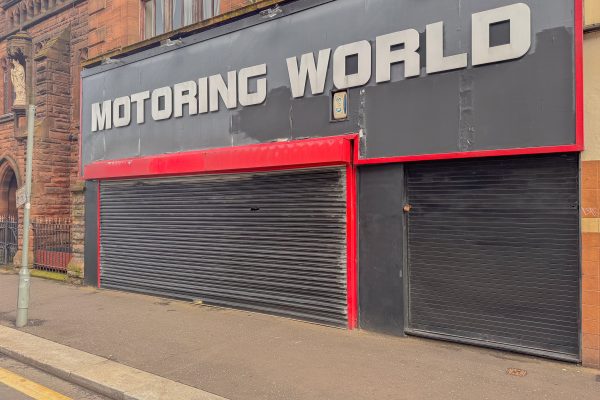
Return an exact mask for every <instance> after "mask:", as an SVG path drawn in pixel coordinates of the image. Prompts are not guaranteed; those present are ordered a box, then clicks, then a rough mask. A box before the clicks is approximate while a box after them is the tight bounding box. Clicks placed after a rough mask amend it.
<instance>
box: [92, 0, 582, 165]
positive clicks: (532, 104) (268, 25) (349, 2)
mask: <svg viewBox="0 0 600 400" xmlns="http://www.w3.org/2000/svg"><path fill="white" fill-rule="evenodd" d="M522 2H524V3H526V4H527V5H529V6H530V7H531V10H532V30H533V32H532V46H531V49H530V50H529V53H528V54H527V55H525V56H524V57H522V58H520V59H518V60H513V61H509V62H503V63H498V64H493V65H483V66H477V67H472V66H469V67H468V68H467V69H461V70H455V71H449V72H443V73H440V74H433V75H427V74H426V73H425V64H426V61H427V60H426V57H425V43H424V41H425V37H426V36H425V32H424V31H425V26H426V25H427V24H430V23H435V22H438V21H444V23H445V26H446V29H445V34H446V37H445V53H446V54H448V55H451V54H457V53H460V52H470V51H471V38H470V34H471V15H472V14H473V13H475V12H479V11H484V10H489V9H492V8H495V7H500V6H505V5H510V4H514V3H516V1H515V0H485V1H480V0H460V1H458V0H436V1H434V0H427V1H415V0H335V1H325V2H324V1H321V2H319V1H315V0H298V1H295V2H290V3H285V4H283V5H282V7H281V9H282V13H281V14H278V15H277V16H276V17H274V18H264V17H261V16H260V15H251V16H248V17H246V18H242V19H241V20H238V21H233V22H231V23H228V24H224V25H221V26H219V27H216V28H214V29H208V30H206V31H204V32H200V33H197V34H194V35H192V36H189V37H184V38H183V39H182V44H181V45H175V46H171V47H163V48H159V49H156V48H155V49H150V50H147V51H145V52H141V53H139V54H134V55H131V56H127V57H124V58H122V59H119V60H118V61H117V62H115V63H113V64H109V65H104V66H100V67H97V68H92V69H90V70H88V71H86V72H85V73H84V78H83V120H82V124H83V125H82V126H83V155H82V161H83V163H84V164H88V163H90V162H93V161H98V160H110V159H118V158H124V157H136V156H146V155H154V154H164V153H173V152H179V151H185V150H197V149H205V148H216V147H226V146H236V145H243V144H248V143H259V142H269V141H273V140H291V139H298V138H303V137H313V136H327V135H338V134H345V133H356V132H359V131H362V132H363V134H364V139H363V140H362V141H361V148H360V152H361V157H363V158H372V157H387V156H402V155H417V154H430V153H446V152H457V151H474V150H490V149H510V148H522V147H538V146H550V145H563V144H573V143H574V142H575V111H574V110H575V106H574V105H575V103H574V99H575V96H574V87H575V85H574V1H572V0H522ZM317 3H323V4H321V5H317V6H314V5H315V4H317ZM409 28H414V29H416V30H418V31H419V32H420V34H421V39H422V40H421V41H422V43H421V48H420V50H419V52H420V54H421V76H420V77H417V78H410V79H404V78H403V74H402V72H403V67H402V65H398V66H395V67H394V68H393V71H392V81H391V82H389V83H382V84H378V85H377V84H375V74H374V73H373V74H372V77H371V80H370V81H369V82H368V84H367V85H366V86H365V87H362V88H357V89H352V90H351V91H350V92H351V93H350V102H349V118H348V120H347V121H343V122H338V123H332V122H331V121H330V92H331V90H333V89H334V85H333V79H332V72H331V68H330V69H329V73H328V76H327V81H326V85H325V93H324V94H323V95H318V96H312V95H311V94H310V92H309V91H308V90H307V95H306V96H305V97H304V98H301V99H292V96H291V92H290V83H289V76H288V73H287V68H286V61H285V60H286V58H287V57H292V56H297V57H299V56H300V55H302V54H304V53H308V52H318V51H319V50H320V49H324V48H332V50H334V49H335V48H336V47H338V46H340V45H343V44H347V43H351V42H353V41H358V40H368V41H370V42H371V44H372V45H373V46H374V41H375V38H376V37H377V36H378V35H382V34H387V33H391V32H396V31H400V30H404V29H409ZM501 36H502V32H496V30H492V38H491V39H492V42H499V41H500V37H501ZM373 54H374V50H373ZM373 59H375V57H373ZM261 63H266V64H267V79H268V84H267V91H268V95H267V100H266V101H265V102H264V103H263V104H260V105H256V106H250V107H239V106H238V107H237V108H236V109H232V110H225V109H221V110H220V111H218V112H211V113H208V114H202V115H195V116H191V117H190V116H186V117H183V118H172V119H169V120H165V121H153V120H152V119H151V118H149V117H148V118H147V121H146V123H144V124H143V125H137V124H135V123H132V124H130V125H129V126H128V127H122V128H113V129H111V130H107V131H103V132H96V133H92V132H91V104H92V103H94V102H99V101H103V100H106V99H114V98H116V97H118V96H123V95H130V94H132V93H135V92H138V91H141V90H152V89H155V88H158V87H161V86H172V85H173V84H175V83H178V82H182V81H185V80H197V79H198V78H201V77H205V76H209V75H212V74H219V73H220V74H226V73H227V71H230V70H239V69H240V68H244V67H248V66H251V65H256V64H261ZM373 71H374V69H373ZM145 111H146V115H147V116H149V114H150V105H149V103H148V102H147V104H146V110H145ZM133 118H134V119H135V111H134V114H133Z"/></svg>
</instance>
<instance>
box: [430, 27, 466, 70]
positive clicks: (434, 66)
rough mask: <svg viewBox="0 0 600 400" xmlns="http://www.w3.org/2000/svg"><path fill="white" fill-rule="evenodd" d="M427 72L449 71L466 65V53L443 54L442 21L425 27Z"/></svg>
mask: <svg viewBox="0 0 600 400" xmlns="http://www.w3.org/2000/svg"><path fill="white" fill-rule="evenodd" d="M426 32H427V39H426V41H427V68H426V69H427V73H428V74H434V73H436V72H443V71H450V70H453V69H459V68H466V67H467V63H468V61H467V53H462V54H456V55H454V56H447V57H446V56H444V23H443V22H436V23H435V24H429V25H427V27H426Z"/></svg>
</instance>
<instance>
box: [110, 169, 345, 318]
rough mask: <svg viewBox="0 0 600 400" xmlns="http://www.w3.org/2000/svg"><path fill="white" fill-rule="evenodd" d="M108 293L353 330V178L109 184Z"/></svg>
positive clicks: (322, 175) (274, 175) (299, 174)
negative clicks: (349, 290)
mask: <svg viewBox="0 0 600 400" xmlns="http://www.w3.org/2000/svg"><path fill="white" fill-rule="evenodd" d="M100 212H101V216H100V218H101V284H102V286H103V287H106V288H113V289H120V290H128V291H135V292H141V293H148V294H153V295H159V296H167V297H174V298H179V299H184V300H201V301H203V302H205V303H207V304H213V305H219V306H230V307H237V308H244V309H250V310H255V311H261V312H267V313H273V314H278V315H285V316H289V317H293V318H299V319H306V320H310V321H315V322H320V323H325V324H330V325H339V326H346V324H347V298H346V296H347V294H346V270H347V254H346V251H347V250H346V248H347V246H346V241H347V239H346V187H345V171H344V169H340V168H326V169H319V170H298V171H280V172H269V173H248V174H240V175H202V176H190V177H179V178H163V179H147V180H122V181H103V182H102V186H101V205H100Z"/></svg>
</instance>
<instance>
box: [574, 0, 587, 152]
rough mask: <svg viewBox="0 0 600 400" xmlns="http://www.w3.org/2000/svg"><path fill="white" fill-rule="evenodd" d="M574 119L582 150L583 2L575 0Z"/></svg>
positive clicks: (578, 142)
mask: <svg viewBox="0 0 600 400" xmlns="http://www.w3.org/2000/svg"><path fill="white" fill-rule="evenodd" d="M574 34H575V119H576V125H577V126H576V128H575V129H576V138H575V140H576V143H577V145H578V147H579V151H583V150H584V129H585V128H584V77H583V0H575V33H574Z"/></svg>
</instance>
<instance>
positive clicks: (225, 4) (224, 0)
mask: <svg viewBox="0 0 600 400" xmlns="http://www.w3.org/2000/svg"><path fill="white" fill-rule="evenodd" d="M257 2H258V1H256V0H221V14H225V13H228V12H230V11H233V10H237V9H238V8H242V7H246V6H247V5H250V4H254V3H257Z"/></svg>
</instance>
